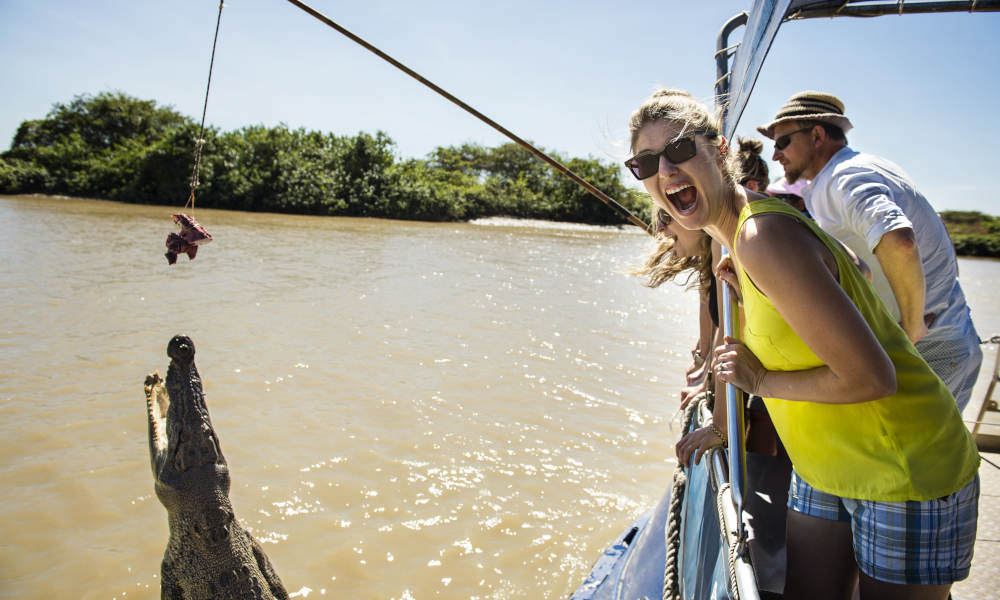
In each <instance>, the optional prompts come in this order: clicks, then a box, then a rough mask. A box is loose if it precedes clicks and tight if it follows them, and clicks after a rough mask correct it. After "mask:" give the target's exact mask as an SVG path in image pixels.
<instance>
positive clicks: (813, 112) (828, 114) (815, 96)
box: [757, 91, 854, 140]
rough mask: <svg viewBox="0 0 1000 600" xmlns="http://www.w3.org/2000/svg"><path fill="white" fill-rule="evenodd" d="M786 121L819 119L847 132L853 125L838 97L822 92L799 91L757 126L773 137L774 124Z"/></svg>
mask: <svg viewBox="0 0 1000 600" xmlns="http://www.w3.org/2000/svg"><path fill="white" fill-rule="evenodd" d="M786 121H820V122H823V123H830V124H831V125H836V126H837V127H839V128H840V129H841V131H843V132H844V133H847V132H848V131H850V130H851V128H852V127H854V126H853V125H851V121H850V120H848V118H847V117H845V116H844V103H843V102H841V101H840V99H839V98H837V97H836V96H833V95H831V94H824V93H823V92H813V91H808V92H799V93H798V94H795V95H794V96H792V97H791V98H789V99H788V102H785V105H784V106H782V107H781V110H779V111H778V114H777V115H776V116H775V117H774V120H773V121H771V122H770V123H768V124H767V125H763V126H761V127H758V128H757V131H759V132H761V134H763V135H764V136H766V137H768V138H770V139H772V140H773V139H774V126H775V125H777V124H778V123H784V122H786Z"/></svg>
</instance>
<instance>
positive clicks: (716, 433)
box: [707, 421, 726, 444]
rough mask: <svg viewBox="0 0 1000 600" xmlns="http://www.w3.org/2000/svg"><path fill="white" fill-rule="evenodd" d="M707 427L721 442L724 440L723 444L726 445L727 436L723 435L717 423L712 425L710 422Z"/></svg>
mask: <svg viewBox="0 0 1000 600" xmlns="http://www.w3.org/2000/svg"><path fill="white" fill-rule="evenodd" d="M707 427H708V428H709V429H710V430H711V431H712V433H714V434H715V435H716V436H718V438H719V439H720V440H722V443H723V444H725V443H726V436H724V435H723V434H722V432H721V431H719V428H718V427H716V426H715V423H712V422H711V421H709V423H708V425H707Z"/></svg>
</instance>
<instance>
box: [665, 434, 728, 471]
mask: <svg viewBox="0 0 1000 600" xmlns="http://www.w3.org/2000/svg"><path fill="white" fill-rule="evenodd" d="M722 444H723V441H722V439H721V438H719V436H718V434H716V433H715V432H714V431H712V430H711V429H710V428H708V427H702V428H701V429H695V430H694V431H692V432H691V433H689V434H687V435H685V436H684V437H682V438H681V439H680V441H679V442H677V445H676V446H674V450H675V451H676V452H677V460H678V461H680V462H681V464H683V465H687V464H688V461H689V459H690V458H691V454H692V453H693V454H694V464H696V465H697V464H698V463H700V462H701V457H702V456H704V455H705V452H706V451H708V450H709V449H711V448H715V447H716V446H721V445H722Z"/></svg>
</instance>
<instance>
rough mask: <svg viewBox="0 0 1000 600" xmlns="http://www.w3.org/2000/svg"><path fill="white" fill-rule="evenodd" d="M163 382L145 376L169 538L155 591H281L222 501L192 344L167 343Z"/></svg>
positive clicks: (226, 482)
mask: <svg viewBox="0 0 1000 600" xmlns="http://www.w3.org/2000/svg"><path fill="white" fill-rule="evenodd" d="M167 355H168V356H169V357H170V366H169V368H168V369H167V378H166V381H164V380H163V378H161V377H160V374H159V372H154V373H152V374H151V375H148V376H147V377H146V382H145V392H146V412H147V415H148V419H149V454H150V458H151V462H152V467H153V477H154V480H155V488H156V496H157V497H158V498H159V499H160V502H161V503H162V504H163V506H164V507H165V508H166V509H167V521H168V523H169V526H170V539H169V541H168V542H167V549H166V551H165V552H164V554H163V563H162V564H161V567H160V597H161V598H163V599H170V600H175V599H177V600H181V599H183V600H202V599H205V600H208V599H210V598H218V599H230V598H231V599H234V600H250V599H254V600H256V599H262V600H271V599H278V600H284V599H287V598H288V592H286V591H285V588H284V586H283V585H282V583H281V579H279V578H278V575H277V573H276V572H275V570H274V568H273V567H272V566H271V561H270V560H268V558H267V555H266V554H265V553H264V549H263V547H262V546H261V544H260V542H259V541H258V540H257V539H255V538H254V537H253V536H252V535H251V534H250V533H249V532H248V531H247V530H246V529H244V528H243V526H242V525H240V523H239V521H237V519H236V515H235V513H234V512H233V506H232V503H231V502H230V501H229V486H230V479H229V466H228V465H227V463H226V459H225V458H224V457H223V456H222V449H221V448H220V446H219V438H218V436H217V435H216V433H215V428H213V427H212V420H211V418H210V417H209V414H208V407H207V405H206V404H205V394H204V392H203V391H202V385H201V377H200V376H199V375H198V369H197V368H196V367H195V364H194V344H193V343H192V342H191V339H190V338H188V337H186V336H183V335H177V336H174V337H173V339H171V340H170V343H169V344H168V345H167Z"/></svg>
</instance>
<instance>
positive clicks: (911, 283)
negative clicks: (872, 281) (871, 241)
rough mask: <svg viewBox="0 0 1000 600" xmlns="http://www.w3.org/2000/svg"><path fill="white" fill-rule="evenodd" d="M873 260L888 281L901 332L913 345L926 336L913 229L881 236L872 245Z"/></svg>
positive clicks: (920, 270)
mask: <svg viewBox="0 0 1000 600" xmlns="http://www.w3.org/2000/svg"><path fill="white" fill-rule="evenodd" d="M874 252H875V258H876V259H878V262H879V265H881V267H882V272H883V273H885V277H886V279H888V280H889V286H890V287H892V294H893V295H894V296H895V297H896V302H897V303H898V304H899V312H900V315H902V319H903V330H904V331H906V335H907V337H909V338H910V341H911V342H913V343H917V342H918V341H919V340H920V338H922V337H924V336H925V335H927V324H926V323H925V322H924V293H925V289H926V287H925V283H924V267H923V265H922V264H921V263H920V250H919V249H918V248H917V240H916V238H915V237H914V235H913V229H911V228H909V227H903V228H901V229H893V230H892V231H889V232H887V233H886V234H885V235H883V236H882V239H881V240H880V241H879V243H878V245H877V246H875V250H874Z"/></svg>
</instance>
